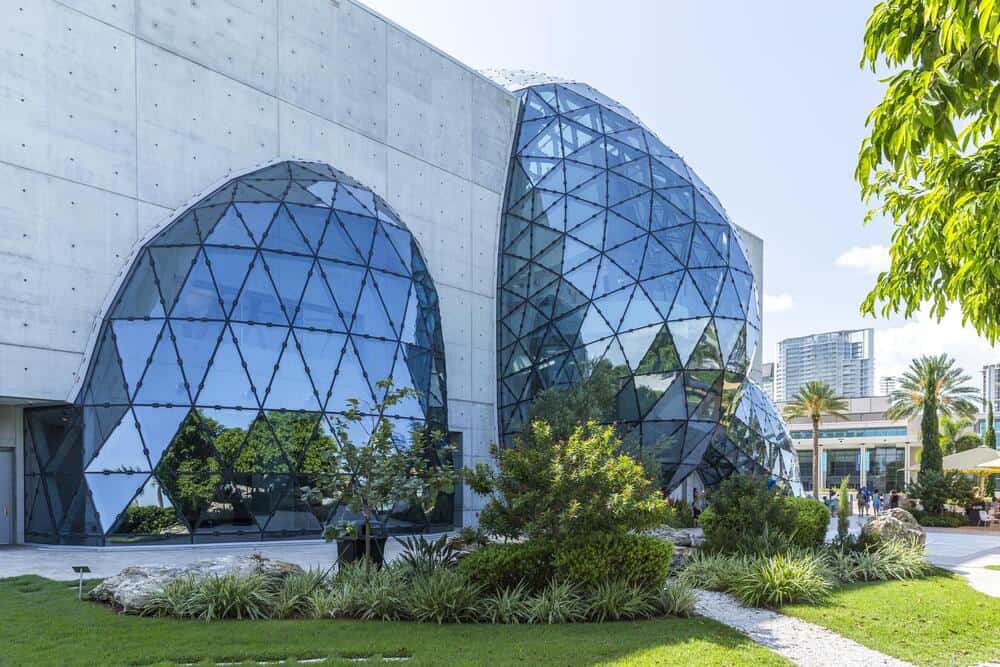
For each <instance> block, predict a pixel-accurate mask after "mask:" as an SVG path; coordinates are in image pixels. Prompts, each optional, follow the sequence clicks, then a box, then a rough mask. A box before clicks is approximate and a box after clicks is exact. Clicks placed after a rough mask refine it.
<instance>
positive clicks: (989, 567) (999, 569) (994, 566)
mask: <svg viewBox="0 0 1000 667" xmlns="http://www.w3.org/2000/svg"><path fill="white" fill-rule="evenodd" d="M986 569H987V570H996V571H997V572H1000V565H987V566H986Z"/></svg>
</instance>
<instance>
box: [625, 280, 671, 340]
mask: <svg viewBox="0 0 1000 667" xmlns="http://www.w3.org/2000/svg"><path fill="white" fill-rule="evenodd" d="M662 322H663V317H662V316H661V315H660V314H659V313H658V312H657V311H656V308H654V307H653V304H652V302H651V301H650V300H649V297H647V296H646V293H645V292H644V291H643V289H642V286H641V285H640V286H637V287H636V288H635V292H634V293H633V294H632V302H631V303H629V305H628V309H627V310H626V311H625V317H624V318H622V324H621V327H619V330H621V331H628V330H629V329H637V328H639V327H644V326H646V325H649V324H657V325H659V324H661V323H662Z"/></svg>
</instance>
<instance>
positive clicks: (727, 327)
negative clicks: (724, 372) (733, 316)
mask: <svg viewBox="0 0 1000 667" xmlns="http://www.w3.org/2000/svg"><path fill="white" fill-rule="evenodd" d="M715 327H716V330H717V331H718V334H719V349H720V351H721V353H722V360H723V362H724V363H729V361H730V356H731V355H732V352H733V349H734V348H735V347H736V341H737V340H738V339H739V337H740V333H742V331H743V321H742V320H730V319H726V318H722V317H716V318H715Z"/></svg>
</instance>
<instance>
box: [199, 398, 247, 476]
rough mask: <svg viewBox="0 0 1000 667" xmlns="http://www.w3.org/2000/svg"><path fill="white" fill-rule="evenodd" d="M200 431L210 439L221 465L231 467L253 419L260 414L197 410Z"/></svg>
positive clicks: (239, 411) (240, 411)
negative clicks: (199, 418) (199, 417)
mask: <svg viewBox="0 0 1000 667" xmlns="http://www.w3.org/2000/svg"><path fill="white" fill-rule="evenodd" d="M198 413H199V414H200V415H201V420H200V422H201V429H202V431H203V432H205V433H207V434H208V435H210V436H211V438H212V444H213V445H214V446H215V451H216V452H217V453H218V456H219V460H220V461H221V462H222V465H223V466H225V467H227V468H229V467H232V466H233V463H234V462H235V461H236V458H237V457H238V456H239V454H240V451H241V450H242V448H243V443H244V442H245V441H246V438H247V433H248V432H249V431H250V426H251V424H252V423H253V422H254V419H255V418H256V417H257V416H258V414H260V413H259V412H257V411H256V410H224V409H223V410H220V409H214V408H210V409H203V410H199V411H198Z"/></svg>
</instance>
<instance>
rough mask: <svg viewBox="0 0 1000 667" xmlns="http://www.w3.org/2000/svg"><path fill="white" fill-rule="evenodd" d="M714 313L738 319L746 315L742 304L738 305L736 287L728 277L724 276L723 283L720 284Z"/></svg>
mask: <svg viewBox="0 0 1000 667" xmlns="http://www.w3.org/2000/svg"><path fill="white" fill-rule="evenodd" d="M715 314H716V316H718V317H734V318H739V319H743V318H745V317H746V313H745V312H744V311H743V306H742V305H740V300H739V297H737V296H736V288H735V287H734V286H733V283H732V280H731V279H730V278H726V281H725V283H723V285H722V292H721V293H720V295H719V303H718V305H717V306H716V308H715Z"/></svg>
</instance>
